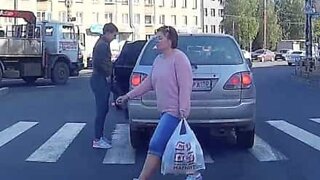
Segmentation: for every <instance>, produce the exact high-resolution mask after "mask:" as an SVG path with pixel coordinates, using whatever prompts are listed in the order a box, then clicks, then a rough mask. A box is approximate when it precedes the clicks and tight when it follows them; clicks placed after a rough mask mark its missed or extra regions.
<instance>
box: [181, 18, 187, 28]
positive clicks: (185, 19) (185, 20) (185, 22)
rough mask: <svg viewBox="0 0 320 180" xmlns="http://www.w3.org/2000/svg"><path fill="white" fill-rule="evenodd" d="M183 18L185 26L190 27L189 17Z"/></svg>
mask: <svg viewBox="0 0 320 180" xmlns="http://www.w3.org/2000/svg"><path fill="white" fill-rule="evenodd" d="M182 18H183V24H184V25H186V26H187V25H188V17H187V16H182Z"/></svg>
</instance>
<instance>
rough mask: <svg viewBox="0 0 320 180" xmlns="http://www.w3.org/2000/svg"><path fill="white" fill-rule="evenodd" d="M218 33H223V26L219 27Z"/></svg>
mask: <svg viewBox="0 0 320 180" xmlns="http://www.w3.org/2000/svg"><path fill="white" fill-rule="evenodd" d="M219 32H220V33H223V25H219Z"/></svg>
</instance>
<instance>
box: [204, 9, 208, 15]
mask: <svg viewBox="0 0 320 180" xmlns="http://www.w3.org/2000/svg"><path fill="white" fill-rule="evenodd" d="M204 16H208V8H204Z"/></svg>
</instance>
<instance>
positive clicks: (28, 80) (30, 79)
mask: <svg viewBox="0 0 320 180" xmlns="http://www.w3.org/2000/svg"><path fill="white" fill-rule="evenodd" d="M22 79H23V80H24V81H25V82H26V83H27V84H34V82H36V80H37V79H38V78H37V77H34V76H25V77H22Z"/></svg>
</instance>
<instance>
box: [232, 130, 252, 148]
mask: <svg viewBox="0 0 320 180" xmlns="http://www.w3.org/2000/svg"><path fill="white" fill-rule="evenodd" d="M254 134H255V129H252V130H246V131H240V130H237V131H236V136H237V145H238V146H239V147H240V148H245V149H249V148H252V147H253V144H254Z"/></svg>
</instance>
